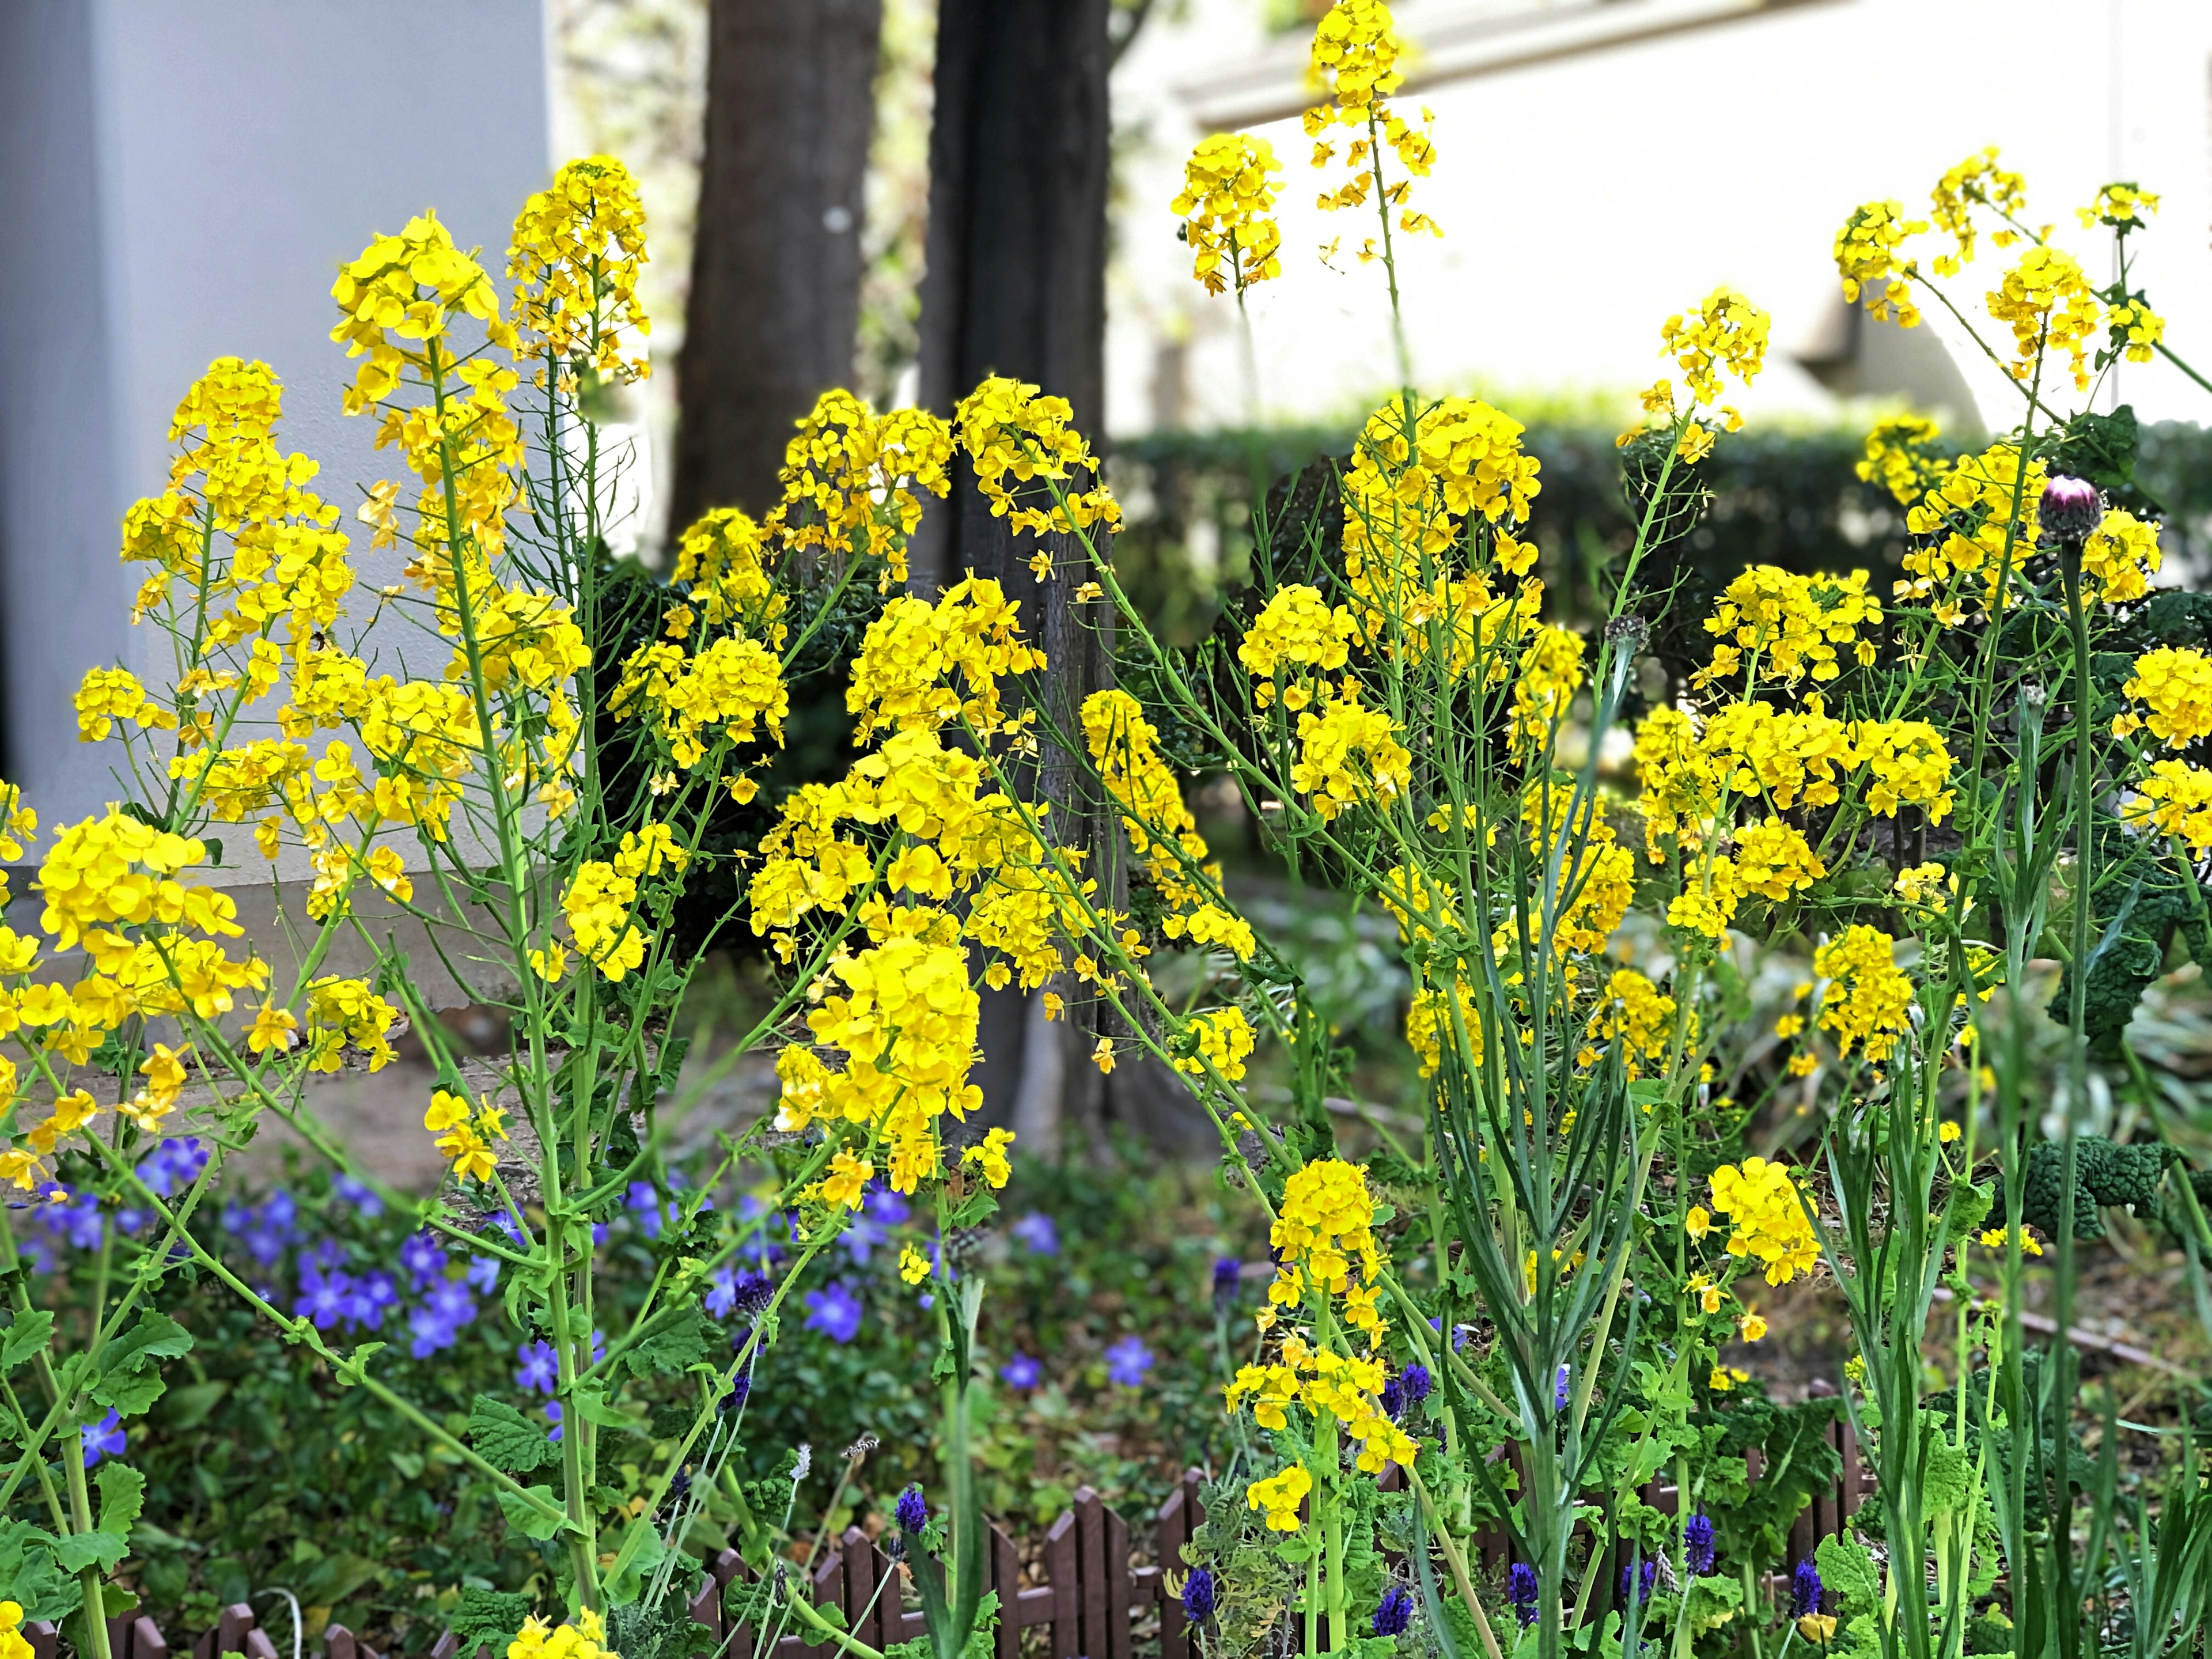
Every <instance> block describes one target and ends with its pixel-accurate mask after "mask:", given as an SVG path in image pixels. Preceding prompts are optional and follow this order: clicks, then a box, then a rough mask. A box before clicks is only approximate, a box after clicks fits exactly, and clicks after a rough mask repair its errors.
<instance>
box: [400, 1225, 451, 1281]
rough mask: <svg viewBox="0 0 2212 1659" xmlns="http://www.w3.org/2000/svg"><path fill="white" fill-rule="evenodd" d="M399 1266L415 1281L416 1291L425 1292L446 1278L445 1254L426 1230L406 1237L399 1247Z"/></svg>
mask: <svg viewBox="0 0 2212 1659" xmlns="http://www.w3.org/2000/svg"><path fill="white" fill-rule="evenodd" d="M399 1265H400V1267H402V1268H403V1269H404V1271H405V1273H406V1274H407V1276H408V1277H409V1278H410V1279H413V1280H414V1281H415V1288H416V1290H418V1291H426V1290H428V1289H429V1288H430V1286H431V1285H433V1284H435V1282H436V1281H437V1280H439V1279H443V1278H444V1277H445V1276H446V1253H445V1251H444V1250H443V1249H440V1248H439V1245H438V1241H437V1239H436V1238H435V1237H433V1236H432V1234H431V1233H430V1232H429V1231H428V1230H427V1229H426V1230H425V1231H422V1232H419V1233H410V1234H408V1235H407V1237H406V1239H405V1241H404V1243H402V1244H401V1245H400V1246H399Z"/></svg>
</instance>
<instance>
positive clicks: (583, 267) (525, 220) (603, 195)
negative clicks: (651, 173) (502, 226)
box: [507, 155, 653, 385]
mask: <svg viewBox="0 0 2212 1659" xmlns="http://www.w3.org/2000/svg"><path fill="white" fill-rule="evenodd" d="M645 261H646V252H645V204H643V203H642V202H641V201H640V200H639V198H638V193H637V181H636V179H633V178H632V177H631V176H630V172H629V168H628V167H624V166H623V164H622V163H621V162H620V161H616V160H615V159H614V158H613V157H612V156H611V155H592V156H586V157H584V158H582V159H580V160H578V161H570V162H568V163H567V164H566V165H565V166H563V167H562V168H561V170H560V171H559V172H558V173H555V174H554V175H553V186H552V188H551V189H550V190H543V191H538V193H537V194H536V195H534V196H532V197H530V199H529V200H528V201H526V202H525V203H524V204H523V206H522V211H521V213H520V214H519V215H518V216H516V218H515V221H514V232H513V239H512V241H511V242H510V244H509V246H508V247H507V275H508V276H510V277H512V278H513V279H514V320H515V323H516V325H517V326H518V327H519V328H520V331H522V334H523V340H522V342H521V343H520V346H519V347H518V349H517V352H516V355H517V356H523V357H538V356H542V357H544V358H546V359H548V360H549V362H550V363H552V364H556V365H558V366H559V368H558V369H556V372H560V370H574V368H579V367H581V366H583V365H586V364H588V365H589V366H590V368H592V371H593V372H594V373H595V374H599V375H600V376H602V377H603V378H605V379H608V380H617V379H618V380H643V379H644V378H645V377H646V376H647V374H650V373H651V372H652V364H651V363H650V362H649V361H648V360H647V356H646V350H645V340H644V337H645V336H646V335H647V334H648V333H650V332H651V331H652V329H653V324H652V320H651V319H649V318H647V316H646V314H645V308H644V307H642V306H641V305H640V304H639V303H638V299H637V278H638V270H639V267H641V265H643V264H645ZM626 335H635V336H636V337H637V338H636V340H635V343H629V342H627V341H626V340H625V338H624V337H625V336H626ZM626 344H627V345H628V346H629V349H628V350H627V352H626V351H625V349H624V348H625V345H626ZM541 374H542V371H541ZM543 383H544V382H543V380H542V379H541V380H540V384H541V385H542V384H543Z"/></svg>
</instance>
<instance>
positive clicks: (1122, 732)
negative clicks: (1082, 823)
mask: <svg viewBox="0 0 2212 1659" xmlns="http://www.w3.org/2000/svg"><path fill="white" fill-rule="evenodd" d="M1083 736H1084V743H1085V747H1086V748H1087V749H1088V750H1090V754H1091V764H1092V765H1093V766H1095V767H1096V768H1097V769H1098V779H1099V781H1100V782H1101V783H1103V785H1104V786H1105V788H1106V793H1108V794H1109V796H1111V797H1112V798H1113V799H1114V802H1115V805H1117V806H1119V807H1120V808H1121V828H1122V829H1123V831H1124V832H1125V833H1126V834H1127V836H1128V837H1129V846H1130V848H1131V849H1132V850H1133V852H1134V853H1135V854H1136V855H1137V856H1138V857H1139V858H1140V859H1142V860H1144V861H1145V872H1146V875H1147V876H1149V877H1150V878H1151V879H1152V885H1153V887H1154V888H1155V889H1157V890H1158V893H1159V896H1160V897H1161V899H1162V900H1163V901H1164V902H1165V904H1166V906H1167V915H1165V917H1164V918H1163V920H1162V921H1161V923H1160V929H1161V931H1162V932H1163V933H1165V934H1166V935H1167V936H1168V937H1169V938H1170V939H1189V940H1190V941H1191V942H1192V943H1193V944H1194V945H1222V946H1225V948H1227V949H1228V950H1229V951H1231V952H1232V953H1233V954H1234V955H1235V956H1236V957H1237V960H1238V961H1239V962H1248V961H1249V960H1250V959H1251V956H1252V952H1253V951H1254V949H1255V939H1254V938H1253V934H1252V924H1251V923H1250V922H1249V921H1245V920H1244V918H1243V917H1242V916H1240V915H1237V914H1235V913H1234V912H1233V911H1231V910H1230V909H1228V908H1226V907H1225V906H1224V905H1223V904H1222V903H1220V902H1219V901H1218V899H1217V898H1216V897H1215V896H1214V895H1215V893H1216V892H1218V887H1219V881H1220V866H1218V865H1216V864H1212V863H1210V862H1208V860H1209V857H1210V854H1209V851H1208V849H1207V848H1206V839H1205V837H1204V836H1200V834H1199V833H1198V820H1197V819H1195V818H1194V817H1192V816H1191V815H1190V810H1189V809H1188V807H1186V806H1185V805H1183V799H1182V790H1181V789H1180V788H1179V787H1177V786H1176V780H1175V773H1174V771H1173V770H1172V769H1170V767H1169V765H1168V763H1167V762H1166V761H1165V760H1164V758H1162V757H1161V755H1160V750H1159V733H1158V732H1157V731H1155V730H1154V729H1153V727H1152V722H1151V721H1149V720H1146V718H1145V714H1144V706H1143V705H1142V704H1140V703H1139V702H1138V701H1137V700H1136V699H1135V698H1134V697H1133V696H1130V695H1129V694H1128V693H1127V692H1126V691H1094V692H1092V693H1091V695H1090V696H1088V697H1086V698H1085V699H1084V702H1083ZM1193 872H1196V874H1197V877H1200V878H1203V879H1202V880H1201V879H1197V878H1194V875H1193ZM1240 1018H1241V1017H1240ZM1246 1047H1247V1048H1248V1049H1249V1047H1250V1043H1249V1037H1248V1040H1247V1043H1246Z"/></svg>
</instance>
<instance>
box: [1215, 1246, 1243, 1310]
mask: <svg viewBox="0 0 2212 1659" xmlns="http://www.w3.org/2000/svg"><path fill="white" fill-rule="evenodd" d="M1243 1273H1244V1264H1243V1262H1241V1261H1238V1260H1237V1258H1236V1257H1235V1256H1233V1255H1225V1256H1222V1257H1220V1258H1218V1260H1217V1261H1215V1262H1214V1264H1213V1307H1214V1311H1215V1312H1217V1313H1222V1312H1225V1311H1227V1310H1228V1309H1229V1308H1230V1306H1231V1304H1234V1303H1235V1302H1236V1300H1237V1287H1238V1285H1239V1284H1240V1283H1241V1282H1242V1280H1243Z"/></svg>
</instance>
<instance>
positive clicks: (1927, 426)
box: [1857, 415, 1948, 507]
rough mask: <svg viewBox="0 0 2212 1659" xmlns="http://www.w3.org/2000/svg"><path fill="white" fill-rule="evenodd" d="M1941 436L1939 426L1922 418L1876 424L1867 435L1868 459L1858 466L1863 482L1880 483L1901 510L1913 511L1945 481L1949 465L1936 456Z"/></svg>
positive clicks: (1894, 417) (1896, 419)
mask: <svg viewBox="0 0 2212 1659" xmlns="http://www.w3.org/2000/svg"><path fill="white" fill-rule="evenodd" d="M1940 435H1941V434H1940V433H1939V432H1938V431H1937V429H1936V422H1933V421H1931V420H1929V419H1927V418H1925V417H1924V416H1918V415H1899V416H1893V417H1892V418H1891V419H1889V420H1886V421H1876V422H1875V424H1874V429H1873V430H1872V431H1871V432H1869V433H1868V434H1867V440H1866V455H1865V458H1864V459H1862V460H1861V461H1860V462H1859V463H1858V465H1857V472H1858V475H1859V477H1861V478H1863V479H1864V480H1865V481H1866V482H1867V483H1878V484H1880V485H1881V487H1882V488H1883V489H1887V491H1889V493H1890V495H1892V496H1893V498H1894V499H1895V500H1896V501H1897V504H1898V505H1899V507H1911V505H1912V504H1913V503H1914V502H1916V501H1918V500H1919V499H1920V498H1921V497H1922V496H1923V495H1926V494H1927V493H1928V492H1929V490H1930V489H1934V488H1935V487H1936V485H1937V484H1939V483H1942V481H1943V475H1944V473H1945V472H1946V471H1948V464H1947V463H1946V462H1945V461H1943V460H1942V459H1941V458H1940V457H1938V456H1937V455H1936V453H1935V444H1936V439H1937V438H1938V437H1939V436H1940Z"/></svg>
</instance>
